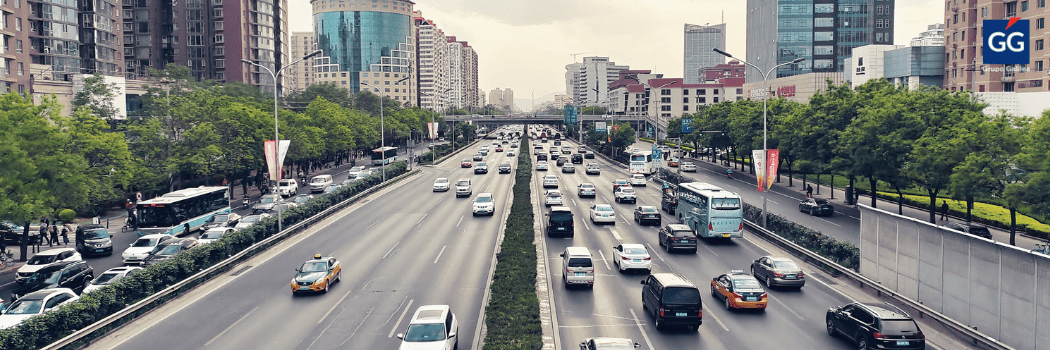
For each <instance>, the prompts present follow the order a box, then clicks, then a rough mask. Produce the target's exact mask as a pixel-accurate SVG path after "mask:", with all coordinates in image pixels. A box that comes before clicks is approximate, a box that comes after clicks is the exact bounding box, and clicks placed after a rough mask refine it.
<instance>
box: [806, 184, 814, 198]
mask: <svg viewBox="0 0 1050 350" xmlns="http://www.w3.org/2000/svg"><path fill="white" fill-rule="evenodd" d="M806 198H813V185H806Z"/></svg>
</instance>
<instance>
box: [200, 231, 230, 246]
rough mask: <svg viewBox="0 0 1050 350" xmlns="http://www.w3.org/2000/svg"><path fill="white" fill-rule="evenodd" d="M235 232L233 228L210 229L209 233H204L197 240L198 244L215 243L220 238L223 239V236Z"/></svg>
mask: <svg viewBox="0 0 1050 350" xmlns="http://www.w3.org/2000/svg"><path fill="white" fill-rule="evenodd" d="M233 231H235V230H234V229H233V228H232V227H215V228H210V229H208V230H207V231H204V233H201V237H200V238H199V239H197V242H200V244H208V243H211V242H215V241H217V240H219V238H222V236H223V235H225V234H227V233H230V232H233Z"/></svg>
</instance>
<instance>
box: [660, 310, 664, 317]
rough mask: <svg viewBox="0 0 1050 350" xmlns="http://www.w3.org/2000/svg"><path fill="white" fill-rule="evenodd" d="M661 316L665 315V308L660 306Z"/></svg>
mask: <svg viewBox="0 0 1050 350" xmlns="http://www.w3.org/2000/svg"><path fill="white" fill-rule="evenodd" d="M660 317H664V308H660Z"/></svg>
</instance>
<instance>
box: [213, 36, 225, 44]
mask: <svg viewBox="0 0 1050 350" xmlns="http://www.w3.org/2000/svg"><path fill="white" fill-rule="evenodd" d="M225 39H226V38H225V36H224V35H222V34H215V43H216V44H221V43H222V42H223V41H224V40H225Z"/></svg>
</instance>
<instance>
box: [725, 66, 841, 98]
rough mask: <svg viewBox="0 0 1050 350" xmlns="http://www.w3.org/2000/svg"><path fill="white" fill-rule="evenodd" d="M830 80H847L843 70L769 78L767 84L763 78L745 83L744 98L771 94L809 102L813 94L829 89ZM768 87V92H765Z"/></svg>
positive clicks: (837, 83)
mask: <svg viewBox="0 0 1050 350" xmlns="http://www.w3.org/2000/svg"><path fill="white" fill-rule="evenodd" d="M828 81H831V85H842V84H844V83H845V82H846V77H845V74H844V73H843V72H812V73H806V74H799V75H792V76H787V77H780V78H775V79H769V80H768V81H766V82H765V84H763V82H762V80H759V81H756V82H748V83H745V84H744V98H762V96H766V95H769V96H771V97H772V98H778V97H783V98H785V99H788V100H791V101H795V102H799V103H809V98H810V97H813V95H816V94H817V93H818V92H825V91H828V86H829V85H828ZM766 89H768V91H769V93H768V94H766V93H764V92H763V91H766Z"/></svg>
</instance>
